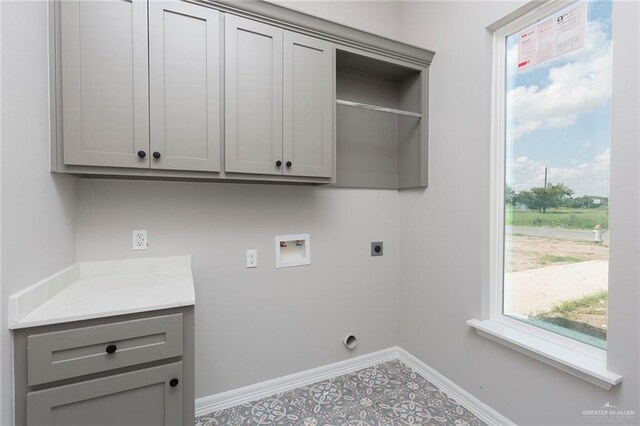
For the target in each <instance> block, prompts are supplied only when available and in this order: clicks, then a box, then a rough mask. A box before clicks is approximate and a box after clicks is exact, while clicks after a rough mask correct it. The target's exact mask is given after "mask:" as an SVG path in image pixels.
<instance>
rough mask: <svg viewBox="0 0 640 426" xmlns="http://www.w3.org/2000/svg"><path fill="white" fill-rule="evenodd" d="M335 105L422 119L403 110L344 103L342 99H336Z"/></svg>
mask: <svg viewBox="0 0 640 426" xmlns="http://www.w3.org/2000/svg"><path fill="white" fill-rule="evenodd" d="M336 104H338V105H345V106H350V107H355V108H363V109H368V110H371V111H380V112H387V113H389V114H397V115H406V116H408V117H416V118H422V114H421V113H419V112H413V111H405V110H402V109H395V108H387V107H381V106H377V105H370V104H363V103H361V102H352V101H345V100H343V99H336Z"/></svg>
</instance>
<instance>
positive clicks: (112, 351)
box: [107, 345, 118, 354]
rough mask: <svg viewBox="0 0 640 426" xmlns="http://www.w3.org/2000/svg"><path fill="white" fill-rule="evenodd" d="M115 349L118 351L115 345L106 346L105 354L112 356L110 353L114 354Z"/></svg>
mask: <svg viewBox="0 0 640 426" xmlns="http://www.w3.org/2000/svg"><path fill="white" fill-rule="evenodd" d="M117 349H118V347H117V346H116V345H109V346H107V353H108V354H112V353H114V352H115V351H116V350H117Z"/></svg>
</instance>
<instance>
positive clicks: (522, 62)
mask: <svg viewBox="0 0 640 426" xmlns="http://www.w3.org/2000/svg"><path fill="white" fill-rule="evenodd" d="M586 40H587V3H586V2H581V3H579V4H577V5H576V6H574V7H572V8H570V9H567V10H564V11H562V12H561V13H559V14H557V15H554V16H552V17H550V18H549V19H546V20H544V21H542V22H540V23H539V24H536V25H534V26H533V27H529V28H527V29H526V30H524V31H522V32H520V34H519V35H518V71H524V70H527V69H529V68H532V67H534V66H536V65H538V64H542V63H544V62H547V61H550V60H552V59H556V58H559V57H560V56H562V55H566V54H567V53H570V52H573V51H575V50H578V49H580V48H582V47H584V46H585V45H586Z"/></svg>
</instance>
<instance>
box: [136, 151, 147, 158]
mask: <svg viewBox="0 0 640 426" xmlns="http://www.w3.org/2000/svg"><path fill="white" fill-rule="evenodd" d="M146 156H147V153H146V152H144V151H138V157H140V158H144V157H146Z"/></svg>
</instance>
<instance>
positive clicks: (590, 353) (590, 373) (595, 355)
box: [467, 319, 622, 390]
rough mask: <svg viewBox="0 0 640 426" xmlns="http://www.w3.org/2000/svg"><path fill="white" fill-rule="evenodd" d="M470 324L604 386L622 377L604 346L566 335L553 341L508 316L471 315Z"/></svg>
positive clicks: (504, 341) (573, 373) (508, 344)
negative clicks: (610, 364)
mask: <svg viewBox="0 0 640 426" xmlns="http://www.w3.org/2000/svg"><path fill="white" fill-rule="evenodd" d="M467 325H469V326H470V327H473V328H475V329H476V331H477V332H478V334H479V335H480V336H483V337H486V338H488V339H490V340H493V341H494V342H497V343H500V344H501V345H504V346H507V347H509V348H511V349H514V350H516V351H518V352H520V353H522V354H524V355H527V356H530V357H531V358H535V359H537V360H538V361H542V362H544V363H545V364H548V365H550V366H553V367H555V368H557V369H559V370H562V371H564V372H567V373H569V374H572V375H574V376H576V377H578V378H580V379H582V380H585V381H587V382H589V383H592V384H594V385H596V386H599V387H601V388H603V389H606V390H609V389H611V388H612V387H613V386H615V385H617V384H618V383H620V382H621V381H622V376H621V375H619V374H616V373H614V372H611V371H609V370H608V368H607V357H606V352H604V351H602V350H600V349H595V348H586V345H584V344H578V343H575V342H572V343H571V344H569V343H561V340H565V338H563V339H556V340H558V341H553V340H552V339H550V338H545V337H544V336H540V335H539V334H540V333H532V332H529V331H527V330H523V328H522V327H520V326H517V325H515V324H512V322H510V321H505V320H499V319H493V320H486V321H480V320H477V319H470V320H468V321H467Z"/></svg>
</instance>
